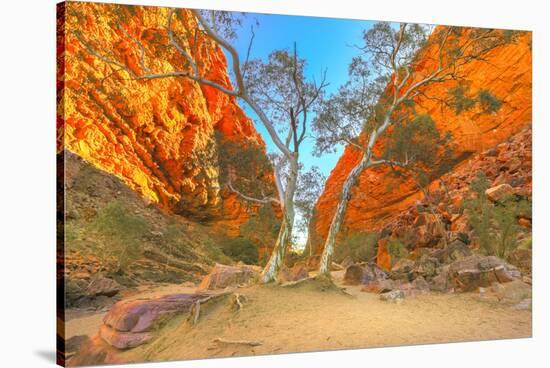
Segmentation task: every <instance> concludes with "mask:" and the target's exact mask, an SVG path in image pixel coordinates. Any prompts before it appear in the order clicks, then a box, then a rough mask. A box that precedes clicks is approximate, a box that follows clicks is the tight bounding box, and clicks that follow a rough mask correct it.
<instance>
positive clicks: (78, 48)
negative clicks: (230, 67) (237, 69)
mask: <svg viewBox="0 0 550 368" xmlns="http://www.w3.org/2000/svg"><path fill="white" fill-rule="evenodd" d="M59 10H60V11H59V19H58V35H57V37H58V50H57V58H58V65H59V68H58V76H57V77H58V115H57V121H58V142H57V143H58V152H61V151H62V150H63V149H68V150H69V151H71V152H74V153H76V154H77V155H79V156H81V157H82V158H84V159H85V160H86V161H88V162H90V163H92V164H93V165H95V166H96V167H98V168H100V169H102V170H104V171H107V172H109V173H112V174H114V175H116V176H117V177H119V178H120V179H122V180H123V181H124V182H125V183H126V184H127V185H128V186H130V187H131V188H132V189H134V190H135V191H137V192H138V193H140V194H141V195H142V196H143V197H145V198H147V199H149V200H150V201H151V202H153V203H158V204H159V205H160V206H161V207H164V208H165V209H169V210H171V211H173V212H176V213H179V214H183V215H185V216H187V217H189V218H194V219H199V220H216V221H219V222H220V223H222V224H225V225H226V226H227V228H228V231H229V232H230V233H231V232H233V233H238V228H239V225H240V224H242V223H243V222H244V221H246V220H247V219H248V218H249V213H248V212H249V211H248V210H247V207H246V206H244V205H243V204H242V203H241V202H240V201H239V200H237V198H236V197H235V195H234V194H232V193H231V194H230V193H227V192H225V191H224V190H223V189H222V188H220V183H219V180H218V177H219V167H218V163H217V145H216V140H215V133H216V132H220V133H221V134H223V135H224V136H225V137H229V138H230V139H236V140H238V141H239V142H243V144H255V145H260V146H262V147H263V145H264V143H263V141H262V139H261V137H260V136H259V134H258V133H257V132H256V130H255V129H254V126H253V124H252V122H251V120H250V119H249V118H248V117H247V116H246V115H245V114H244V112H243V110H242V109H241V108H240V107H239V106H238V104H237V102H236V100H235V99H234V98H232V97H229V96H227V95H225V94H223V93H221V92H218V91H217V90H214V89H212V88H210V87H204V86H201V85H199V84H197V83H195V82H192V81H190V80H186V79H185V78H160V79H154V80H131V78H130V74H128V73H127V72H125V71H121V70H120V69H121V68H119V67H117V66H114V65H111V64H108V63H106V62H105V61H104V60H103V59H109V60H117V61H119V62H120V63H123V64H125V65H128V67H129V69H130V70H132V71H133V72H134V73H135V74H136V75H143V74H146V71H145V70H146V69H149V70H151V71H152V72H157V73H160V72H167V71H174V70H182V69H185V59H184V57H183V56H181V55H180V54H178V53H177V52H176V51H175V49H174V47H168V45H169V37H168V32H167V19H168V12H169V9H168V8H162V7H141V6H123V5H112V4H93V3H73V2H69V3H65V4H63V5H61V6H60V8H59ZM98 13H101V17H98V16H96V14H98ZM64 21H65V23H64V24H65V26H64V27H63V22H64ZM173 28H174V32H175V34H177V35H178V37H179V41H180V43H181V44H182V45H188V41H189V38H190V37H193V39H194V35H195V33H196V32H195V31H196V30H197V29H198V28H197V22H196V20H195V19H194V17H193V16H192V15H191V13H190V12H188V11H186V10H182V11H181V12H178V13H177V15H176V16H174V20H173ZM197 36H198V38H197V40H198V41H197V44H198V47H197V49H198V50H197V52H196V55H195V61H196V63H197V64H198V65H199V68H200V72H201V74H202V75H204V76H205V77H206V78H207V79H210V80H213V81H216V82H218V83H220V84H222V85H225V86H228V87H229V86H230V85H231V83H230V79H229V77H228V75H227V72H226V70H227V62H226V59H225V56H224V54H223V52H222V50H221V49H220V48H219V47H217V46H216V45H215V44H214V43H213V42H212V41H210V40H208V39H205V38H204V37H203V36H202V34H201V33H197ZM184 47H188V46H184ZM91 50H93V51H91ZM140 50H143V56H144V58H143V60H144V63H142V62H141V56H140Z"/></svg>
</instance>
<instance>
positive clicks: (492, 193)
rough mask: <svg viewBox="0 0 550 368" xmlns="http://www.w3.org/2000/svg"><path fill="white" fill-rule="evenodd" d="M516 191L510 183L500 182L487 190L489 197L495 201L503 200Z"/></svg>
mask: <svg viewBox="0 0 550 368" xmlns="http://www.w3.org/2000/svg"><path fill="white" fill-rule="evenodd" d="M513 193H514V188H512V186H511V185H509V184H500V185H497V186H496V187H492V188H489V189H487V190H486V191H485V194H486V195H487V198H489V199H490V200H491V201H493V202H498V201H502V200H503V199H505V198H507V197H509V196H510V195H512V194H513Z"/></svg>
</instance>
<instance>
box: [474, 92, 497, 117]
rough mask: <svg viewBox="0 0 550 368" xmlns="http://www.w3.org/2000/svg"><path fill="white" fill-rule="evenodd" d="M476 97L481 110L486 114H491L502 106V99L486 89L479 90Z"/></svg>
mask: <svg viewBox="0 0 550 368" xmlns="http://www.w3.org/2000/svg"><path fill="white" fill-rule="evenodd" d="M478 99H479V103H480V105H481V108H482V109H483V112H484V113H486V114H493V113H495V112H497V111H498V110H500V108H501V106H502V101H501V100H499V99H498V98H497V97H496V96H495V95H493V94H492V93H491V92H489V91H488V90H486V89H484V90H481V91H480V92H479V95H478Z"/></svg>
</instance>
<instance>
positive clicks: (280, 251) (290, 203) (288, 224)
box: [261, 154, 298, 284]
mask: <svg viewBox="0 0 550 368" xmlns="http://www.w3.org/2000/svg"><path fill="white" fill-rule="evenodd" d="M297 178H298V155H297V154H295V155H294V157H293V159H292V160H291V161H290V173H289V176H288V179H287V183H286V188H285V189H286V190H285V196H284V205H283V220H282V223H281V228H280V229H279V234H278V236H277V241H276V242H275V247H274V248H273V251H272V252H271V257H270V258H269V261H268V262H267V264H266V265H265V267H264V269H263V271H262V274H261V282H262V283H264V284H265V283H268V282H271V281H277V274H278V273H279V269H280V268H281V265H282V264H283V262H284V258H285V252H286V247H287V245H288V244H289V242H290V239H291V236H292V226H293V224H294V194H295V193H296V181H297Z"/></svg>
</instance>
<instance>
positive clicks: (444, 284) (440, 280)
mask: <svg viewBox="0 0 550 368" xmlns="http://www.w3.org/2000/svg"><path fill="white" fill-rule="evenodd" d="M448 274H449V272H448V271H447V269H443V270H442V271H441V272H440V273H439V275H437V276H435V277H434V278H432V280H431V283H430V290H432V291H438V292H441V293H445V292H447V291H449V277H448Z"/></svg>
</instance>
